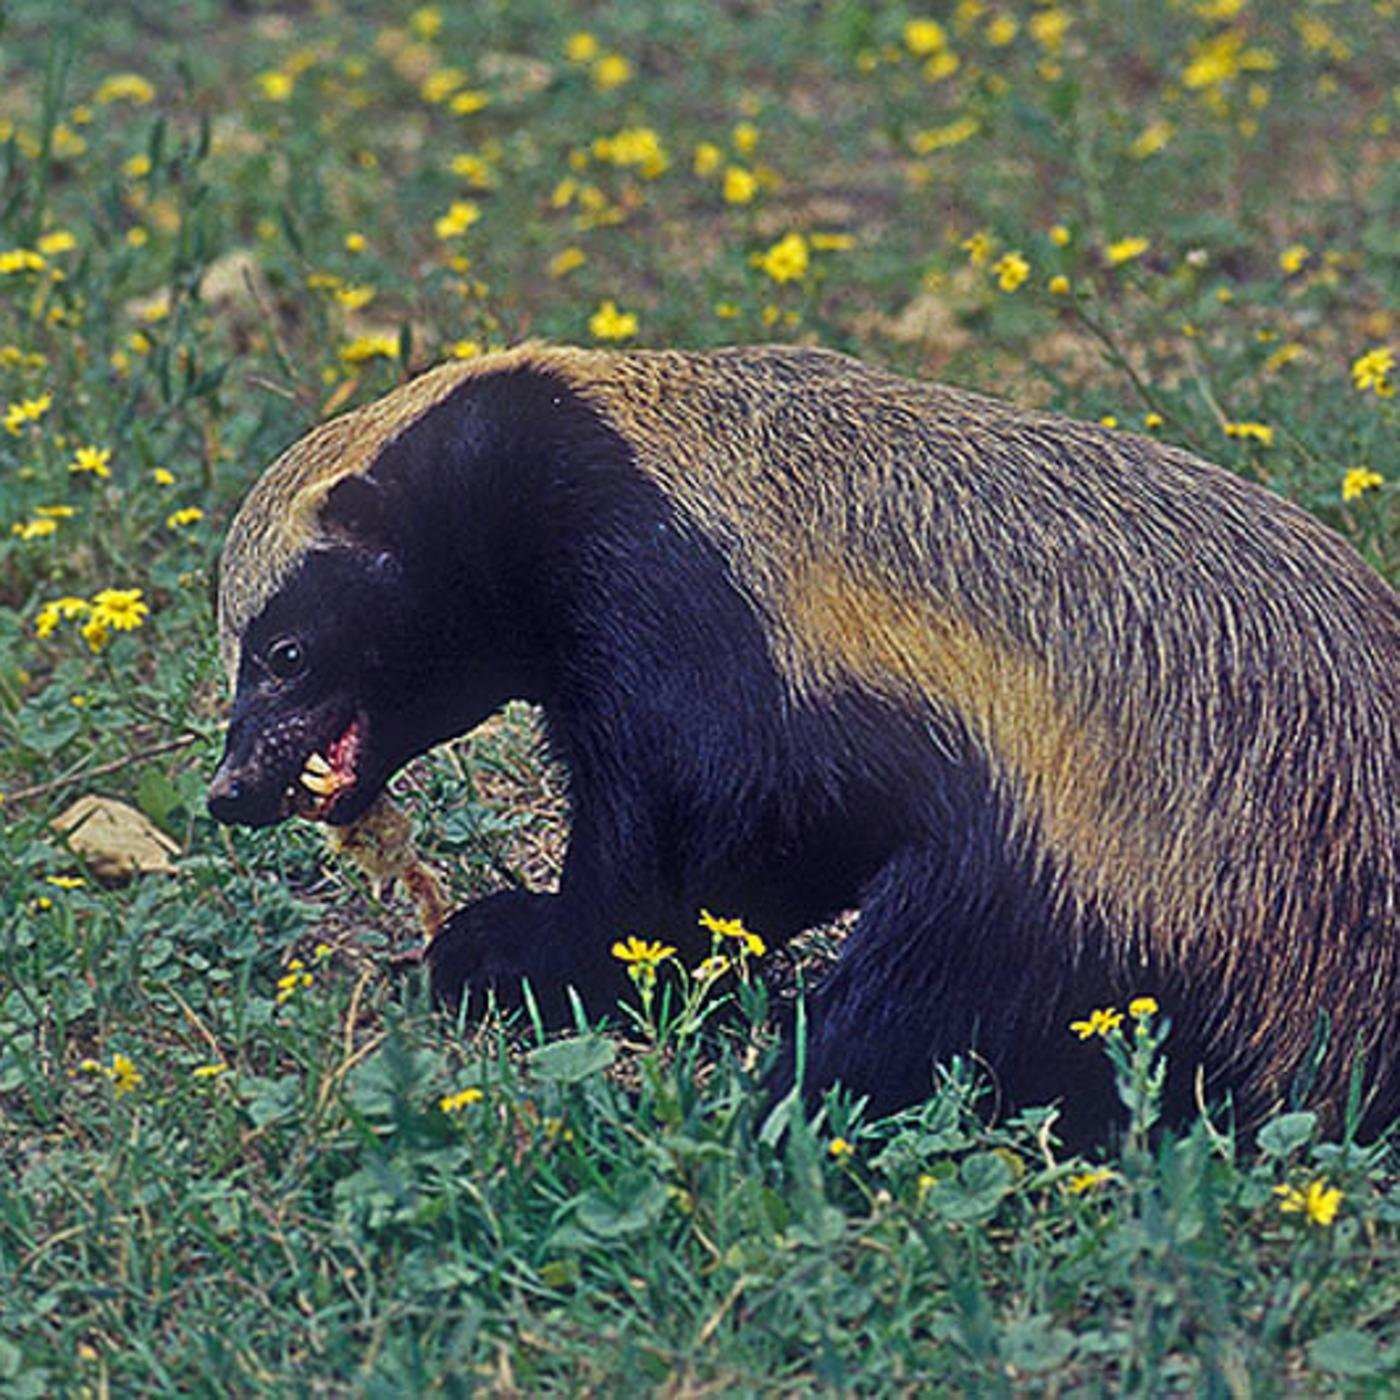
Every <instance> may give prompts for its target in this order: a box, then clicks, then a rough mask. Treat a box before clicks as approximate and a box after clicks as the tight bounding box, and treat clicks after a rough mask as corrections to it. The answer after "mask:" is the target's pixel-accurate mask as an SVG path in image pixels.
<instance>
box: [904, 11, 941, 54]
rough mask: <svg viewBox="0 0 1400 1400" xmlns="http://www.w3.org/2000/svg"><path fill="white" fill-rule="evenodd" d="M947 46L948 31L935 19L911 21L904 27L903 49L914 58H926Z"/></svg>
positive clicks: (907, 21)
mask: <svg viewBox="0 0 1400 1400" xmlns="http://www.w3.org/2000/svg"><path fill="white" fill-rule="evenodd" d="M947 46H948V31H947V30H946V29H944V28H943V26H942V25H941V24H939V22H938V21H937V20H936V19H911V20H906V21H905V25H904V47H905V48H906V49H908V50H909V52H910V53H912V54H913V55H914V56H915V57H916V58H927V57H928V55H929V54H934V53H937V52H938V51H939V50H940V49H944V48H947Z"/></svg>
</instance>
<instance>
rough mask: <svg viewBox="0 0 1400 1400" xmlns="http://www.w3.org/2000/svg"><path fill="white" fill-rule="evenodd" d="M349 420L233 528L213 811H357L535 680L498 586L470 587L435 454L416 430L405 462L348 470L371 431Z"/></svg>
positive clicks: (225, 585) (472, 565) (247, 507)
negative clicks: (409, 766)
mask: <svg viewBox="0 0 1400 1400" xmlns="http://www.w3.org/2000/svg"><path fill="white" fill-rule="evenodd" d="M354 420H355V415H347V419H344V420H337V421H336V422H335V423H333V424H328V425H326V426H325V428H323V429H321V430H318V432H317V433H316V434H313V435H312V436H311V437H310V438H308V439H305V440H303V442H301V443H299V444H297V445H296V446H295V447H294V448H293V449H291V451H290V452H289V453H288V454H286V456H284V457H283V458H282V459H281V460H280V461H279V462H277V463H275V464H274V465H273V466H272V467H271V468H270V469H269V470H268V472H267V473H266V474H265V476H264V477H263V479H262V480H261V481H260V482H259V483H258V484H257V485H256V486H255V487H254V489H253V491H252V492H251V493H250V494H249V496H248V498H247V500H246V501H245V502H244V504H243V506H242V508H241V510H240V511H239V514H238V517H237V518H236V519H235V521H234V524H233V527H232V529H231V530H230V532H229V537H228V541H227V543H226V545H225V548H224V554H223V558H222V561H221V566H220V580H219V634H220V644H221V648H222V652H223V658H224V664H225V668H226V670H227V672H228V675H229V678H230V682H231V684H232V687H233V692H234V698H233V708H232V712H231V715H230V718H229V727H228V734H227V739H226V743H225V749H224V755H223V759H222V762H221V763H220V764H219V768H218V771H217V772H216V773H215V775H214V778H213V781H212V783H211V784H210V787H209V794H208V801H209V810H210V813H211V815H212V816H214V817H215V818H216V819H217V820H218V821H221V822H227V823H238V824H242V825H247V826H268V825H271V824H273V823H275V822H279V821H282V820H283V819H285V818H287V817H289V816H292V815H294V814H298V815H301V816H305V817H310V818H312V819H315V820H320V821H326V822H330V823H332V824H334V825H337V826H339V825H344V824H346V823H349V822H353V821H354V820H355V819H356V818H357V817H359V816H360V815H361V814H362V813H363V812H364V811H365V809H366V808H367V807H368V806H369V804H370V803H371V802H372V801H373V800H374V798H375V797H376V796H377V795H378V794H379V792H380V790H381V789H382V788H383V786H384V784H385V782H387V780H388V779H389V778H390V777H391V776H392V774H393V773H394V772H395V771H396V770H397V769H398V768H400V767H401V766H402V765H403V764H404V763H406V762H407V761H408V760H409V759H411V758H413V757H415V756H417V755H418V754H420V753H423V752H425V751H427V750H428V749H430V748H431V747H433V745H435V744H438V743H440V742H442V741H443V740H444V739H446V738H450V737H453V736H455V735H457V734H460V733H463V732H464V731H465V730H467V729H469V728H471V727H472V726H473V725H474V724H477V723H479V722H480V721H481V720H482V719H483V718H485V716H486V715H488V714H489V713H490V712H491V711H492V710H493V709H495V708H496V707H497V706H499V705H500V704H501V703H502V702H503V701H504V700H505V699H508V698H510V697H511V696H512V695H520V694H525V693H527V692H528V689H529V687H528V686H527V685H525V684H523V683H521V682H520V681H519V680H518V678H517V677H516V676H515V675H514V674H512V675H509V676H507V675H505V674H503V672H502V667H501V656H502V648H501V646H500V645H499V632H500V628H499V627H498V626H496V625H495V623H494V622H493V620H492V617H491V615H490V608H489V602H490V599H489V598H488V597H483V596H482V594H483V593H484V592H488V591H489V590H485V589H482V590H478V589H477V588H476V587H475V583H476V580H477V578H479V577H482V576H484V575H485V574H486V573H488V572H489V571H490V570H489V561H485V560H481V559H472V558H468V557H463V556H462V554H461V552H460V550H459V548H458V546H457V543H456V542H457V541H459V540H462V539H464V538H466V537H467V536H468V535H469V534H470V533H471V532H469V531H467V530H466V529H464V528H463V521H462V519H461V518H460V517H459V516H458V515H456V514H455V511H456V507H455V506H454V504H453V503H452V501H450V500H438V499H435V498H434V497H433V496H432V495H431V494H430V492H429V490H428V488H425V487H424V485H423V479H422V478H421V477H419V476H418V474H417V473H416V470H414V469H415V468H416V466H417V464H418V463H419V462H420V461H424V460H427V458H428V456H429V455H433V456H434V457H435V459H437V458H440V456H441V454H427V453H425V451H424V447H425V444H424V443H423V442H422V441H418V442H417V443H415V442H413V441H407V440H406V441H404V442H403V443H402V444H401V448H400V449H397V451H398V456H399V457H400V459H401V460H400V461H399V462H398V463H397V465H395V464H394V463H391V462H389V461H388V458H387V456H386V454H380V456H379V458H378V461H377V462H376V464H375V465H374V466H373V467H372V468H371V469H370V470H368V471H366V470H364V469H363V468H362V467H361V469H360V470H357V471H356V472H354V473H353V474H348V475H346V474H343V472H344V461H345V454H346V446H347V442H348V443H349V444H350V445H351V447H352V449H353V445H354V442H355V441H356V438H355V436H354V435H355V434H357V433H359V434H361V435H363V432H364V426H365V425H364V423H363V422H358V423H357V422H355V421H354ZM342 424H346V426H344V427H342V426H341V425H342ZM391 466H393V467H394V470H392V471H391V470H389V468H390V467H391ZM381 469H382V471H381ZM493 523H494V522H493Z"/></svg>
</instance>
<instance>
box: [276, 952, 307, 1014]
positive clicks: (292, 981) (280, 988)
mask: <svg viewBox="0 0 1400 1400" xmlns="http://www.w3.org/2000/svg"><path fill="white" fill-rule="evenodd" d="M315 980H316V979H315V978H314V977H313V976H312V975H311V973H310V971H309V970H308V969H307V966H306V964H305V963H304V962H302V960H301V959H300V958H293V959H292V960H291V962H289V963H288V964H287V970H286V972H284V973H283V974H282V976H281V977H279V978H278V979H277V996H276V1001H277V1005H278V1006H283V1005H285V1004H286V1003H287V1002H289V1001H290V1000H291V999H292V998H293V997H294V996H296V994H297V993H298V992H301V991H305V990H306V988H308V987H310V986H311V985H312V984H313V983H314V982H315Z"/></svg>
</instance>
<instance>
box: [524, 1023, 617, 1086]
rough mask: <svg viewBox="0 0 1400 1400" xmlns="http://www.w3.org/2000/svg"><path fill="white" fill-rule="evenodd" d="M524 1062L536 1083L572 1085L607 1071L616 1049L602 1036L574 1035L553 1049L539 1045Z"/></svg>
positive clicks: (615, 1056)
mask: <svg viewBox="0 0 1400 1400" xmlns="http://www.w3.org/2000/svg"><path fill="white" fill-rule="evenodd" d="M526 1058H527V1062H528V1064H529V1066H530V1072H531V1073H532V1074H533V1075H535V1077H536V1078H537V1079H547V1080H550V1081H551V1082H553V1083H555V1084H575V1083H577V1082H578V1081H579V1080H580V1079H587V1078H588V1077H589V1076H590V1075H593V1074H598V1073H599V1072H600V1071H602V1070H605V1069H607V1067H608V1066H609V1065H610V1064H612V1062H613V1061H614V1060H615V1059H617V1046H615V1045H614V1044H613V1043H612V1041H610V1040H609V1039H608V1038H607V1037H606V1036H602V1035H575V1036H570V1037H569V1039H568V1040H556V1041H555V1042H554V1044H553V1045H541V1046H540V1048H539V1049H538V1050H532V1051H531V1052H530V1054H529V1055H528V1056H527V1057H526Z"/></svg>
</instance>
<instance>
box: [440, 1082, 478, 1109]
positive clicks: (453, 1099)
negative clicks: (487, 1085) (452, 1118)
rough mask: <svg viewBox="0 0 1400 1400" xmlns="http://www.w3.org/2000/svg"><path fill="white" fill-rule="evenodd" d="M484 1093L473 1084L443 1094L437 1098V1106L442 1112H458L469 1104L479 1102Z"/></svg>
mask: <svg viewBox="0 0 1400 1400" xmlns="http://www.w3.org/2000/svg"><path fill="white" fill-rule="evenodd" d="M485 1097H486V1095H485V1094H484V1093H483V1092H482V1091H481V1090H480V1089H478V1088H477V1087H476V1086H475V1085H474V1084H472V1085H468V1086H467V1088H465V1089H458V1090H457V1092H456V1093H455V1094H444V1095H443V1096H442V1097H441V1098H440V1099H439V1100H438V1108H439V1109H440V1110H441V1111H442V1112H443V1113H460V1112H461V1111H462V1110H463V1109H464V1108H466V1107H467V1106H468V1105H469V1104H474V1103H480V1102H481V1101H482V1099H484V1098H485Z"/></svg>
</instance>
